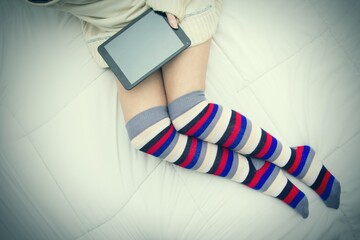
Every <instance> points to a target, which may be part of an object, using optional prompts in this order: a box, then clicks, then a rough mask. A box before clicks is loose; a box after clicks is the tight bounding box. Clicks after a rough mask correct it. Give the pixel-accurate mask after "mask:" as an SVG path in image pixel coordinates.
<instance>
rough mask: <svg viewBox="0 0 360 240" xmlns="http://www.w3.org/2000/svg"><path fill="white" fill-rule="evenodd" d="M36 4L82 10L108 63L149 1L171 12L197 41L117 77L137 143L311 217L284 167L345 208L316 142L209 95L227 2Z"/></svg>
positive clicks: (92, 43)
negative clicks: (137, 78)
mask: <svg viewBox="0 0 360 240" xmlns="http://www.w3.org/2000/svg"><path fill="white" fill-rule="evenodd" d="M28 1H30V0H28ZM31 2H32V3H33V4H35V5H40V6H52V7H55V8H58V9H60V10H63V11H66V12H70V13H72V14H74V15H75V16H77V17H78V18H79V19H80V20H81V23H82V28H83V32H84V36H85V40H86V42H87V44H88V46H89V49H90V52H91V54H92V55H93V57H94V59H95V60H96V62H97V63H98V64H99V66H101V67H104V68H106V67H107V66H106V63H105V62H104V61H103V59H102V58H101V57H100V55H99V54H98V52H97V47H98V46H99V45H100V44H101V43H103V42H104V41H105V40H106V39H108V38H109V37H110V36H112V35H113V34H114V33H115V32H117V31H119V30H120V29H121V28H122V27H124V26H125V25H126V24H127V23H128V22H130V21H131V20H133V19H134V18H136V17H137V16H139V15H140V14H141V13H143V12H144V11H146V10H147V9H148V8H149V7H151V8H153V9H154V10H157V11H162V12H166V14H167V17H168V21H169V24H170V25H171V26H172V27H173V28H177V27H178V25H180V26H181V27H182V28H183V30H184V31H185V32H186V33H187V35H188V36H189V37H190V39H191V41H192V47H190V48H189V49H187V50H185V51H184V52H183V53H181V54H180V55H178V56H177V57H176V58H174V59H173V60H171V61H170V62H169V63H168V64H166V65H165V66H164V67H163V68H162V69H160V70H158V71H157V72H155V73H153V74H152V75H151V76H150V77H148V79H146V80H145V81H143V82H142V83H141V84H140V85H138V86H137V87H136V88H134V89H133V90H131V91H126V90H125V89H124V88H123V87H122V85H121V84H120V83H119V81H118V80H117V79H116V77H115V76H114V81H116V83H117V88H118V93H119V94H118V96H119V101H120V104H121V107H122V110H123V114H124V118H125V121H126V128H127V131H128V135H129V138H130V140H131V143H132V144H133V146H134V147H135V148H136V149H139V150H140V151H143V152H146V153H147V154H151V155H153V156H156V157H160V158H162V159H165V160H166V161H169V162H171V163H174V164H176V165H179V166H181V167H184V168H188V169H193V170H196V171H199V172H204V173H210V174H214V175H217V176H222V177H227V178H229V179H231V180H233V181H236V182H239V183H243V184H245V185H247V186H248V187H250V188H253V189H256V190H259V191H262V192H264V193H265V194H267V195H270V196H273V197H276V198H278V199H280V200H282V201H283V202H285V203H286V204H287V205H289V206H290V207H292V208H293V209H294V210H295V211H296V212H298V213H299V214H300V215H301V216H302V217H303V218H306V217H307V216H308V200H307V198H306V196H305V194H304V193H303V192H301V191H300V190H299V189H298V188H297V187H296V186H295V185H294V184H293V183H291V182H290V181H289V180H288V179H287V178H286V176H285V175H284V173H283V172H282V171H281V169H280V168H282V169H284V170H286V171H287V172H288V173H290V174H292V175H293V176H295V177H297V178H298V179H300V180H301V181H302V182H304V183H305V184H306V185H307V186H309V187H310V188H312V189H313V190H314V191H315V192H316V193H317V194H318V195H319V196H320V197H321V198H322V200H323V201H324V203H325V204H326V205H327V206H328V207H330V208H335V209H337V208H338V207H339V202H340V191H341V190H340V183H339V182H338V181H337V180H336V179H335V177H334V176H333V175H332V174H331V173H330V172H329V171H328V170H327V169H326V168H325V166H323V165H322V163H321V162H320V161H319V160H317V159H316V156H315V153H314V151H313V149H312V148H311V147H309V146H299V147H296V148H290V147H288V146H286V145H285V144H284V143H281V142H280V141H278V140H277V139H276V138H275V137H273V136H271V135H270V134H269V133H267V132H266V131H264V130H263V129H261V128H259V127H258V126H256V125H255V124H254V123H252V122H251V121H250V120H249V119H247V118H246V117H245V116H244V115H242V114H240V113H237V112H235V111H233V110H230V109H227V108H226V107H223V106H220V105H218V104H214V103H209V102H208V101H207V100H206V98H205V94H204V91H205V79H206V70H207V62H208V58H209V51H210V45H211V37H212V35H213V34H214V32H215V30H216V27H217V23H218V19H219V14H220V10H221V2H220V1H218V0H193V1H189V0H173V1H164V0H162V1H161V0H147V1H145V0H140V1H126V0H124V1H118V0H103V1H97V0H77V1H76V0H73V1H70V0H69V1H61V0H53V1H46V0H32V1H31ZM149 93H151V94H149ZM128 103H131V105H130V104H128Z"/></svg>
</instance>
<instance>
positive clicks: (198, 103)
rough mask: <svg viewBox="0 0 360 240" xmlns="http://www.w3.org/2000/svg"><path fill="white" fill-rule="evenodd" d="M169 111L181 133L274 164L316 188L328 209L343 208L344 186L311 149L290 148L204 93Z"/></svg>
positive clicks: (180, 100) (194, 94)
mask: <svg viewBox="0 0 360 240" xmlns="http://www.w3.org/2000/svg"><path fill="white" fill-rule="evenodd" d="M168 108H169V114H170V118H171V120H172V122H173V124H174V126H175V128H176V129H177V130H178V131H179V132H180V133H182V134H185V135H188V136H194V137H197V138H199V139H203V140H204V141H207V142H210V143H214V144H217V145H219V146H223V147H226V148H229V149H231V150H233V151H235V152H238V153H241V154H243V155H245V156H249V157H252V158H257V159H262V160H267V161H269V162H272V163H274V164H275V165H277V166H279V167H282V168H284V169H285V170H286V171H287V172H289V173H290V174H292V175H293V176H295V177H297V178H298V179H300V180H301V181H303V182H304V183H305V184H307V185H308V186H309V187H310V188H312V189H313V190H314V191H315V192H316V193H317V194H318V195H319V196H320V197H321V198H322V200H323V201H324V203H325V204H326V205H327V206H328V207H330V208H335V209H337V208H338V207H339V204H340V192H341V190H340V183H339V181H337V180H336V179H335V177H334V176H333V175H332V174H331V173H330V172H329V171H328V170H327V169H326V168H325V166H324V165H323V164H322V163H321V162H320V161H318V160H317V159H316V158H314V151H313V150H312V149H311V148H310V147H309V146H299V147H297V148H295V149H294V148H290V147H287V146H286V145H285V144H283V143H281V142H280V141H279V140H277V139H276V138H275V137H273V136H272V135H270V134H269V133H267V132H266V131H264V130H263V129H261V128H260V127H258V126H256V125H255V124H253V123H252V122H251V121H250V120H249V119H247V118H246V117H245V116H244V115H241V114H240V113H238V112H235V111H233V110H230V109H227V108H225V107H222V106H220V105H217V104H214V103H208V102H207V100H206V98H205V94H204V92H203V91H195V92H191V93H188V94H186V95H184V96H182V97H180V98H178V99H176V100H174V101H173V102H171V103H170V104H169V106H168Z"/></svg>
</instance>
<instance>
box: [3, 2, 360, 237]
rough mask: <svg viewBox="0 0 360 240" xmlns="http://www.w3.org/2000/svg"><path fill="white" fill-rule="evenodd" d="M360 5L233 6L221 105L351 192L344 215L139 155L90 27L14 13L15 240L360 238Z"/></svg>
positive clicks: (6, 151) (8, 224)
mask: <svg viewBox="0 0 360 240" xmlns="http://www.w3.org/2000/svg"><path fill="white" fill-rule="evenodd" d="M359 23H360V1H358V0H346V1H341V0H316V1H315V0H306V1H303V0H290V1H289V0H287V1H285V0H272V1H261V0H256V1H235V0H225V1H224V6H223V12H222V16H221V20H220V24H219V28H218V31H217V33H216V35H215V36H214V40H213V43H212V46H211V55H210V60H209V69H208V74H207V78H208V81H207V95H208V98H209V99H210V100H212V101H215V102H218V103H221V104H224V105H226V106H229V107H231V108H233V109H235V110H238V111H240V112H242V113H244V114H245V115H246V116H248V117H249V118H251V119H252V120H253V121H255V122H257V123H258V124H259V125H261V126H262V127H263V128H265V129H266V130H268V131H270V132H271V133H273V134H274V135H275V136H277V137H278V138H280V139H282V140H283V141H285V142H286V143H288V144H289V145H294V146H295V145H300V144H310V145H312V146H313V147H314V148H315V149H316V151H317V155H318V157H319V158H320V159H322V161H323V162H324V163H325V164H326V166H327V167H328V168H329V169H330V170H331V171H332V172H333V174H334V175H335V176H336V177H337V178H338V179H339V180H340V182H341V184H342V195H341V205H340V208H339V210H332V209H328V208H326V207H325V205H324V204H323V203H322V201H321V200H320V198H319V197H318V196H317V195H316V194H315V193H314V192H312V191H311V190H310V189H309V188H307V187H306V186H304V185H303V184H302V183H300V182H299V181H297V180H296V179H294V178H291V177H290V178H291V179H292V181H293V182H294V183H296V185H297V186H298V187H299V188H300V189H302V190H303V191H304V192H305V193H306V195H307V196H308V198H309V204H310V216H309V218H308V219H306V220H304V219H302V218H301V217H300V216H299V215H297V214H296V213H295V212H294V211H293V210H291V208H289V207H287V206H286V205H285V204H283V203H281V202H280V201H279V200H276V199H273V198H271V197H268V196H266V195H264V194H261V193H259V192H256V191H254V190H251V189H249V188H247V187H245V186H243V185H240V184H237V183H234V182H231V181H228V180H225V179H221V178H218V177H214V176H211V175H205V174H200V173H197V172H193V171H188V170H185V169H182V168H180V167H177V166H174V165H171V164H169V163H167V162H164V161H161V160H159V159H156V158H154V157H151V156H147V155H145V154H143V153H141V152H138V151H136V150H135V149H133V147H132V146H131V145H130V143H129V140H128V138H127V134H126V130H125V127H124V121H123V119H122V113H121V109H120V107H119V104H118V102H117V92H116V86H115V83H114V81H113V79H112V76H111V73H110V71H109V70H103V69H101V68H99V67H98V66H97V65H96V64H95V62H94V61H93V59H92V58H91V56H90V54H89V53H88V50H87V47H86V45H85V42H84V40H83V38H82V33H81V29H80V23H79V21H78V20H77V19H76V18H74V17H72V16H70V15H68V14H65V13H61V12H57V11H56V10H53V9H46V8H36V7H33V6H29V5H27V4H25V3H23V2H22V1H20V0H16V1H14V0H3V1H1V3H0V31H1V34H0V61H1V64H0V236H1V239H79V240H80V239H81V240H85V239H250V238H251V239H264V238H270V239H360V206H359V203H360V181H359V177H358V173H359V171H360V161H359V154H358V151H357V150H358V148H359V147H360V134H359V132H360V124H359V123H360V111H359V106H360V78H359V77H360V31H359V27H358V26H359Z"/></svg>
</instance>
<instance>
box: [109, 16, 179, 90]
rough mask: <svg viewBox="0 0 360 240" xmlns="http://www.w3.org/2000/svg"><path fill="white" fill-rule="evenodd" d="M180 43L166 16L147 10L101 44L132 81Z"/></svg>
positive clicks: (170, 53)
mask: <svg viewBox="0 0 360 240" xmlns="http://www.w3.org/2000/svg"><path fill="white" fill-rule="evenodd" d="M139 33H141V34H139ZM162 43H166V44H162ZM183 46H184V44H183V43H182V42H181V41H180V39H179V38H178V37H177V36H176V34H175V33H174V31H173V30H172V29H171V28H170V27H169V25H168V23H167V22H166V20H164V18H163V17H162V16H161V15H159V14H157V13H155V12H151V13H150V14H147V15H146V16H145V17H143V18H141V19H140V20H139V21H138V22H137V23H136V24H134V25H133V26H132V27H131V28H129V29H127V31H124V32H123V33H122V34H120V35H118V36H117V37H116V38H114V39H113V40H112V41H110V42H109V43H108V44H106V45H105V46H104V47H105V49H106V50H107V52H108V53H109V55H110V56H111V57H112V59H113V60H114V62H115V63H116V64H117V65H118V66H121V70H122V71H123V73H124V75H125V76H126V77H127V79H128V80H129V82H130V83H131V84H133V83H134V82H136V81H137V80H139V79H140V78H141V77H143V76H144V75H145V74H146V73H148V72H149V71H150V70H152V69H154V68H155V67H156V66H158V65H159V64H160V63H161V62H162V61H163V60H164V59H166V58H168V57H169V56H170V55H172V54H173V53H174V52H176V51H178V50H179V49H180V48H182V47H183Z"/></svg>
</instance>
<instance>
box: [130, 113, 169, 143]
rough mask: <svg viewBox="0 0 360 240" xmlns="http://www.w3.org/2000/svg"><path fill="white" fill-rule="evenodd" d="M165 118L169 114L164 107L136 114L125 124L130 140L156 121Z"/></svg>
mask: <svg viewBox="0 0 360 240" xmlns="http://www.w3.org/2000/svg"><path fill="white" fill-rule="evenodd" d="M167 117H169V114H168V111H167V107H166V106H158V107H153V108H149V109H147V110H145V111H143V112H141V113H139V114H137V115H136V116H135V117H133V118H131V119H130V120H129V121H128V122H127V123H126V129H127V132H128V135H129V138H130V140H131V139H133V138H134V137H136V136H137V135H138V134H139V133H141V132H143V131H144V130H145V129H147V128H148V127H150V126H151V125H154V124H155V123H157V122H158V121H160V120H162V119H164V118H167Z"/></svg>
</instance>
